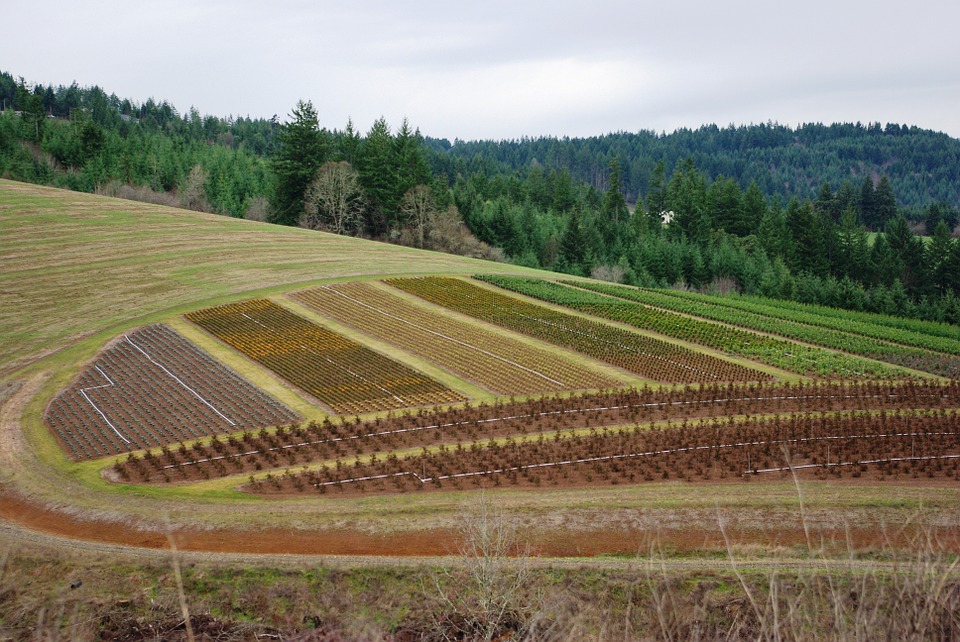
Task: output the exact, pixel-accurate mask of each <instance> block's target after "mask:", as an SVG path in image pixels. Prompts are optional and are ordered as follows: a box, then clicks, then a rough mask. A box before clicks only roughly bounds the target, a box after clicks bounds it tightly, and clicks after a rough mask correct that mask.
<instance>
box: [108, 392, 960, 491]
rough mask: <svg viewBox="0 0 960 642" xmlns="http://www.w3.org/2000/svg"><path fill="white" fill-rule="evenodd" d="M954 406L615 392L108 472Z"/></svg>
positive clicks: (253, 445)
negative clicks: (714, 420)
mask: <svg viewBox="0 0 960 642" xmlns="http://www.w3.org/2000/svg"><path fill="white" fill-rule="evenodd" d="M957 407H960V382H953V383H949V384H936V383H933V382H918V381H911V382H908V383H905V384H903V385H896V384H890V383H884V382H874V381H872V382H863V383H838V382H835V383H823V382H820V383H801V384H794V385H772V384H753V385H750V386H735V385H726V386H721V385H712V386H703V387H699V388H692V387H691V388H686V389H677V390H657V391H654V390H650V389H648V388H644V389H639V390H637V389H631V390H618V391H611V392H605V393H589V394H582V395H576V396H573V397H543V398H539V399H531V400H524V401H519V402H513V403H505V404H497V405H479V406H466V407H460V408H451V409H447V410H444V411H440V412H434V413H427V412H418V413H415V414H413V413H407V414H403V415H399V416H393V417H382V418H378V419H376V420H372V421H366V422H361V421H346V420H343V421H340V422H331V421H329V420H327V421H324V422H322V423H317V422H310V423H308V424H306V425H299V424H297V425H291V426H287V427H281V428H279V429H278V430H277V432H276V433H269V432H266V431H261V432H260V433H255V432H249V431H248V432H246V433H244V434H243V435H242V436H240V437H237V438H234V437H230V438H229V439H227V440H219V441H216V442H214V443H213V444H210V445H209V446H205V445H195V446H193V447H192V448H187V447H186V446H185V445H181V446H180V447H179V448H173V449H170V450H168V451H166V452H164V453H162V454H161V455H159V456H157V455H149V456H148V457H147V458H146V459H144V460H141V459H138V458H136V457H131V458H130V459H129V460H127V461H121V462H119V463H118V465H117V472H118V473H119V474H120V475H121V477H123V478H125V479H128V480H135V481H153V482H158V481H171V480H173V481H176V480H182V479H206V478H210V477H216V476H222V475H227V474H236V473H240V472H254V471H260V470H264V469H270V468H276V467H284V466H297V465H302V464H307V463H310V462H317V461H327V460H335V459H341V458H348V457H352V456H355V455H359V454H370V453H378V454H380V455H384V454H385V453H389V452H390V451H396V450H399V449H409V448H418V447H422V446H432V445H437V444H441V443H448V444H451V443H457V442H461V443H465V444H469V443H473V442H481V441H484V440H488V439H490V438H502V437H508V436H518V435H530V434H537V433H546V434H548V435H554V434H556V433H557V432H569V431H570V430H574V429H583V428H591V427H602V426H615V425H634V426H637V425H643V424H646V423H647V422H662V421H674V422H676V421H688V420H689V421H694V420H698V419H702V418H708V417H716V416H721V417H728V416H734V415H740V416H743V415H760V414H771V413H785V414H795V413H807V414H809V413H812V412H818V413H822V412H832V411H841V410H845V411H880V410H883V411H888V412H889V411H894V410H903V409H934V408H936V409H940V408H957Z"/></svg>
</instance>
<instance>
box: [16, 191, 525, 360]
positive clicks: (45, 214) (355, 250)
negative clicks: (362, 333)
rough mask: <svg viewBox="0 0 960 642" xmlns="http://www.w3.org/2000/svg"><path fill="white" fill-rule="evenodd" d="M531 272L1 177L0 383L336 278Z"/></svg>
mask: <svg viewBox="0 0 960 642" xmlns="http://www.w3.org/2000/svg"><path fill="white" fill-rule="evenodd" d="M490 270H496V271H504V272H508V273H532V271H531V270H525V269H523V268H516V267H513V266H509V265H503V264H491V263H489V262H486V261H479V260H473V259H469V258H464V257H459V256H452V255H448V254H441V253H438V252H427V251H421V250H416V249H411V248H406V247H400V246H394V245H387V244H380V243H373V242H370V241H365V240H361V239H354V238H348V237H343V236H336V235H332V234H325V233H322V232H314V231H310V230H303V229H298V228H289V227H282V226H276V225H269V224H266V223H256V222H252V221H245V220H241V219H234V218H229V217H224V216H216V215H212V214H199V213H195V212H186V211H184V210H178V209H173V208H168V207H162V206H157V205H149V204H144V203H136V202H131V201H123V200H119V199H112V198H105V197H100V196H93V195H89V194H82V193H76V192H68V191H63V190H57V189H51V188H46V187H38V186H35V185H28V184H25V183H16V182H12V181H6V180H0V337H2V341H0V376H4V375H7V374H9V373H11V372H12V371H14V370H16V369H17V368H18V367H19V366H21V365H23V364H24V363H27V362H29V361H31V360H35V359H37V358H38V357H40V356H42V355H44V354H47V353H49V352H51V351H54V350H58V349H61V348H63V347H65V346H67V345H70V344H72V343H74V342H76V341H77V340H78V339H80V338H82V337H85V336H88V335H90V334H93V333H98V332H100V331H102V330H105V329H109V328H114V327H118V328H119V327H120V326H122V325H124V324H127V325H129V324H130V323H132V322H133V321H134V320H136V321H137V322H142V321H145V320H147V319H149V318H150V317H151V316H152V315H156V314H157V313H160V312H163V311H168V312H169V311H173V310H174V309H179V308H184V309H186V308H187V307H197V304H201V303H205V302H208V303H216V302H224V301H228V300H230V299H232V298H236V296H237V295H239V294H240V293H244V296H252V295H254V294H256V295H263V294H266V293H269V292H271V291H272V290H274V289H292V288H293V287H296V284H309V283H311V282H314V281H318V280H323V279H334V278H351V279H358V278H364V277H371V276H382V275H404V274H414V273H416V274H425V273H438V274H463V275H469V274H472V273H475V272H478V271H490Z"/></svg>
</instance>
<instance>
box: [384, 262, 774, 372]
mask: <svg viewBox="0 0 960 642" xmlns="http://www.w3.org/2000/svg"><path fill="white" fill-rule="evenodd" d="M388 283H390V285H393V286H394V287H397V288H399V289H401V290H405V291H407V292H410V293H411V294H415V295H417V296H419V297H421V298H423V299H425V300H427V301H430V302H431V303H437V304H439V305H442V306H444V307H448V308H450V309H452V310H455V311H457V312H460V313H463V314H466V315H469V316H472V317H475V318H477V319H480V320H482V321H486V322H489V323H492V324H494V325H498V326H500V327H503V328H506V329H508V330H513V331H516V332H520V333H523V334H529V335H530V336H533V337H536V338H538V339H541V340H543V341H546V342H548V343H552V344H555V345H559V346H562V347H565V348H569V349H571V350H575V351H577V352H581V353H583V354H586V355H588V356H590V357H593V358H595V359H599V360H601V361H605V362H607V363H611V364H614V365H616V366H619V367H621V368H624V369H626V370H629V371H631V372H635V373H637V374H639V375H641V376H643V377H646V378H648V379H652V380H654V381H661V382H669V383H698V382H712V381H765V380H769V379H770V378H771V377H770V375H768V374H766V373H763V372H760V371H758V370H753V369H751V368H748V367H744V366H741V365H738V364H736V363H733V362H731V361H726V360H723V359H719V358H717V357H714V356H711V355H709V354H705V353H703V352H696V351H694V350H690V349H688V348H684V347H682V346H679V345H677V344H674V343H669V342H667V341H664V340H662V339H657V338H652V337H649V336H644V335H640V334H636V333H633V332H629V331H626V330H623V329H620V328H618V327H615V326H611V325H609V324H605V323H602V322H600V321H599V320H590V319H585V318H583V317H579V316H574V315H571V314H566V313H563V312H557V311H555V310H552V309H550V308H545V307H543V306H539V305H536V304H533V303H529V302H526V301H521V300H519V299H517V298H515V297H510V296H507V295H506V294H501V293H498V292H492V291H490V290H487V289H484V288H480V287H478V286H476V285H474V284H471V283H467V282H465V281H462V280H457V279H450V278H439V277H424V278H416V279H391V280H389V281H388Z"/></svg>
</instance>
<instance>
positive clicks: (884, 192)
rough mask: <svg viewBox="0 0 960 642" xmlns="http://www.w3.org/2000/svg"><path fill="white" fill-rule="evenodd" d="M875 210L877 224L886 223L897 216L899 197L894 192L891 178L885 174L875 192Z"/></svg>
mask: <svg viewBox="0 0 960 642" xmlns="http://www.w3.org/2000/svg"><path fill="white" fill-rule="evenodd" d="M873 210H874V217H875V220H876V222H877V225H878V226H880V225H885V224H886V223H887V222H888V221H889V220H890V219H892V218H894V217H895V216H897V197H896V196H894V194H893V188H892V187H891V186H890V179H889V178H887V175H886V174H884V175H883V176H881V177H880V182H878V183H877V189H876V190H875V191H874V194H873Z"/></svg>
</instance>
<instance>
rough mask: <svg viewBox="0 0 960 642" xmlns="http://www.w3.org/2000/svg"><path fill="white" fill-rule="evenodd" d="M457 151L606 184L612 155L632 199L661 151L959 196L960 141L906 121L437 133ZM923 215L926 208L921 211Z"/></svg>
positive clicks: (754, 170)
mask: <svg viewBox="0 0 960 642" xmlns="http://www.w3.org/2000/svg"><path fill="white" fill-rule="evenodd" d="M428 143H429V144H430V145H431V146H432V147H433V148H434V149H436V150H438V151H442V152H444V153H445V154H446V155H447V156H449V157H450V158H451V159H463V160H467V161H470V160H472V159H475V158H483V159H489V160H490V161H493V162H495V163H497V164H500V165H501V166H503V167H507V168H509V169H513V170H520V171H526V170H527V169H528V168H530V167H532V166H534V165H540V166H542V167H543V168H544V169H547V170H550V169H557V170H566V171H568V172H569V173H570V176H571V178H572V179H573V180H574V181H576V182H583V183H586V184H588V185H592V186H593V187H594V188H596V189H597V190H598V191H603V190H605V189H606V188H607V177H608V175H609V171H608V168H609V165H610V162H611V161H612V160H613V159H614V158H617V159H618V160H619V162H620V169H621V177H620V188H621V190H622V191H623V194H624V197H625V198H626V200H627V202H628V203H631V204H632V203H636V202H638V201H640V200H642V199H645V198H646V196H647V190H648V186H649V184H650V177H651V175H652V174H653V172H654V170H655V168H656V166H657V163H658V162H660V161H662V162H663V163H664V165H665V166H666V168H667V172H668V178H669V173H670V172H671V171H672V170H673V168H675V167H676V166H677V164H678V163H679V162H681V161H683V160H686V159H691V160H693V162H694V164H695V165H696V166H697V167H698V168H699V169H700V171H702V172H703V173H704V174H706V175H707V176H708V177H711V178H713V177H717V176H722V177H725V178H730V179H733V180H735V181H736V182H738V183H739V184H740V185H741V186H743V187H746V186H747V185H749V184H750V183H756V184H757V186H758V187H759V188H760V191H761V192H762V193H763V194H764V195H765V196H766V197H768V198H771V197H774V196H779V197H781V199H783V200H784V202H786V201H787V200H789V199H790V198H800V199H804V198H811V199H812V198H814V197H816V196H817V194H818V193H819V191H820V188H821V186H822V185H823V184H824V183H826V184H828V185H830V186H832V188H833V189H838V188H840V186H842V185H843V183H844V182H846V181H849V182H851V183H852V184H853V185H855V186H856V187H860V185H861V184H862V182H863V180H864V178H866V177H869V178H871V179H872V180H873V181H874V183H876V182H877V181H878V180H879V179H880V177H881V176H886V177H887V178H888V180H889V181H890V185H891V187H892V189H893V191H894V193H895V194H896V195H897V199H898V201H899V205H900V206H901V207H906V208H909V209H911V210H913V211H917V212H919V211H920V210H922V209H923V208H925V207H926V206H927V205H929V204H930V203H932V202H936V201H943V202H946V203H949V204H951V205H954V206H958V205H960V187H958V186H960V141H958V140H957V139H954V138H951V137H950V136H948V135H947V134H942V133H938V132H934V131H930V130H925V129H920V128H918V127H915V126H914V127H909V126H907V125H898V124H895V123H894V124H887V125H881V124H880V123H870V124H867V125H863V124H861V123H856V124H850V123H844V124H832V125H823V124H806V125H801V126H799V127H798V128H796V129H793V128H791V127H788V126H786V125H780V124H776V123H767V124H760V125H740V126H733V125H730V126H728V127H725V128H720V127H718V126H716V125H704V126H703V127H700V128H699V129H678V130H676V131H674V132H672V133H669V134H667V133H664V134H657V133H655V132H652V131H641V132H637V133H626V132H620V133H615V134H607V135H604V136H594V137H590V138H562V139H558V138H524V139H521V140H511V141H499V142H497V141H472V142H462V141H456V144H454V145H451V144H450V143H449V142H448V141H446V140H432V139H428ZM917 218H919V215H917Z"/></svg>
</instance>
